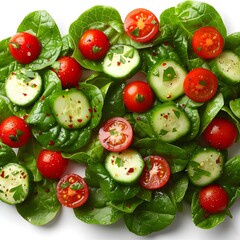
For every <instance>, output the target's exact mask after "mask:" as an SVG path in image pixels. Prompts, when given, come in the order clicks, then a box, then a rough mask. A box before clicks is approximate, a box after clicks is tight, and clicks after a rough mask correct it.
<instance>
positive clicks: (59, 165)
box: [37, 149, 68, 179]
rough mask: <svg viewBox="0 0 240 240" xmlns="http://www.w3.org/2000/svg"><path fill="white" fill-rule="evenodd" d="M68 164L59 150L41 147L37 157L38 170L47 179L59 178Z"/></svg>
mask: <svg viewBox="0 0 240 240" xmlns="http://www.w3.org/2000/svg"><path fill="white" fill-rule="evenodd" d="M67 166H68V159H66V158H63V157H62V155H61V153H60V152H56V151H52V150H46V149H43V150H42V151H41V152H40V153H39V155H38V158H37V168H38V170H39V172H40V173H41V174H42V175H43V176H44V177H45V178H49V179H59V178H60V177H61V176H62V175H63V173H64V171H65V170H66V168H67Z"/></svg>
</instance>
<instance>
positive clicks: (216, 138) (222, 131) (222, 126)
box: [203, 117, 238, 150]
mask: <svg viewBox="0 0 240 240" xmlns="http://www.w3.org/2000/svg"><path fill="white" fill-rule="evenodd" d="M237 136H238V130H237V127H236V125H235V124H234V123H233V122H232V121H230V120H228V119H226V118H220V117H216V118H214V119H213V120H212V122H211V123H210V124H209V125H208V126H207V128H206V129H205V130H204V132H203V137H204V140H205V141H206V142H207V143H208V144H209V145H210V146H212V147H214V148H217V149H219V150H224V149H227V148H229V147H231V146H232V145H233V144H234V143H235V141H236V139H237Z"/></svg>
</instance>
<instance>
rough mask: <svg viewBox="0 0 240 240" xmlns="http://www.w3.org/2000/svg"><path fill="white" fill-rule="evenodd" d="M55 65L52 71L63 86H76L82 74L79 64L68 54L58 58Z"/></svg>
mask: <svg viewBox="0 0 240 240" xmlns="http://www.w3.org/2000/svg"><path fill="white" fill-rule="evenodd" d="M56 65H57V66H56V68H55V69H54V71H55V72H56V73H57V75H58V77H59V79H60V80H61V83H62V86H63V88H71V87H78V83H79V81H80V79H81V76H82V67H81V65H80V64H79V63H78V62H77V61H76V60H75V59H74V58H72V57H69V56H64V57H61V58H59V59H58V60H57V64H56Z"/></svg>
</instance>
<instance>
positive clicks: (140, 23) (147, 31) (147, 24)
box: [124, 8, 159, 43]
mask: <svg viewBox="0 0 240 240" xmlns="http://www.w3.org/2000/svg"><path fill="white" fill-rule="evenodd" d="M124 30H125V32H126V34H127V35H128V36H129V37H130V38H131V39H132V40H133V41H136V42H140V43H145V42H149V41H151V40H153V39H154V38H155V37H156V35H157V33H158V32H159V21H158V18H157V17H156V16H155V15H154V14H153V13H152V12H151V11H149V10H147V9H145V8H137V9H134V10H132V11H131V12H129V13H128V15H127V16H126V18H125V20H124Z"/></svg>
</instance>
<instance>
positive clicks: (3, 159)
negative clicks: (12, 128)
mask: <svg viewBox="0 0 240 240" xmlns="http://www.w3.org/2000/svg"><path fill="white" fill-rule="evenodd" d="M10 162H17V156H16V153H15V152H14V150H13V149H12V148H11V147H9V146H8V145H6V144H4V143H2V142H1V141H0V167H3V166H4V165H6V164H8V163H10Z"/></svg>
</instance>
